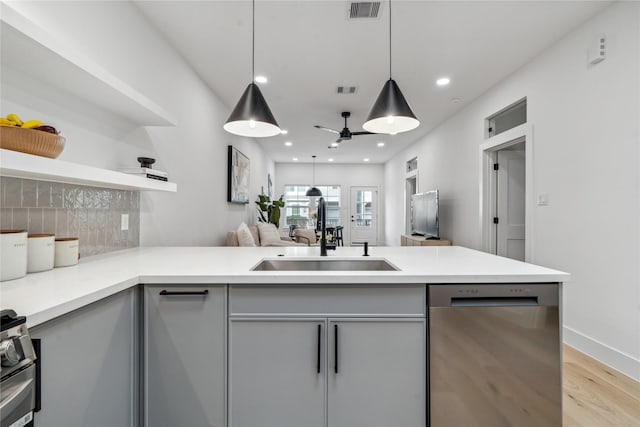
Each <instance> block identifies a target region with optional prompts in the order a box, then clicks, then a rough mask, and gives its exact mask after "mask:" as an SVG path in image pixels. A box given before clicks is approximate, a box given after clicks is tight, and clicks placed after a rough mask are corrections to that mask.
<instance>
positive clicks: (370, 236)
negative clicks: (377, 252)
mask: <svg viewBox="0 0 640 427" xmlns="http://www.w3.org/2000/svg"><path fill="white" fill-rule="evenodd" d="M350 211H351V212H350V213H351V229H350V230H349V231H350V233H349V238H350V244H351V246H358V245H363V244H364V242H368V243H369V245H372V246H375V245H377V244H378V187H351V202H350Z"/></svg>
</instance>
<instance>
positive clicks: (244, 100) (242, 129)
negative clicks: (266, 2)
mask: <svg viewBox="0 0 640 427" xmlns="http://www.w3.org/2000/svg"><path fill="white" fill-rule="evenodd" d="M255 15H256V2H255V0H253V1H252V20H253V21H252V32H251V35H252V40H251V83H250V84H249V86H247V88H246V89H245V91H244V93H243V94H242V96H241V97H240V100H239V101H238V103H237V104H236V107H235V108H234V109H233V111H232V112H231V115H230V116H229V118H228V119H227V121H226V123H225V124H224V130H226V131H227V132H229V133H233V134H235V135H240V136H249V137H257V138H260V137H267V136H275V135H280V127H279V126H278V123H277V122H276V119H275V117H273V114H272V113H271V110H270V109H269V106H268V105H267V101H266V100H265V99H264V96H262V92H260V88H259V87H258V85H256V83H255V57H256V16H255Z"/></svg>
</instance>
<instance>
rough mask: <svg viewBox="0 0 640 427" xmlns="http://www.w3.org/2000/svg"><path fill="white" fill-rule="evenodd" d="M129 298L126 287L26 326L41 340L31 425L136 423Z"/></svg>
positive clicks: (133, 327) (133, 310)
mask: <svg viewBox="0 0 640 427" xmlns="http://www.w3.org/2000/svg"><path fill="white" fill-rule="evenodd" d="M135 301H136V298H135V289H130V290H127V291H123V292H120V293H118V294H116V295H114V296H111V297H108V298H105V299H103V300H101V301H98V302H96V303H94V304H90V305H88V306H86V307H83V308H81V309H79V310H76V311H74V312H72V313H69V314H66V315H64V316H61V317H58V318H57V319H54V320H52V321H49V322H47V323H44V324H42V325H39V326H36V327H34V328H31V329H30V331H29V333H30V334H31V337H32V338H39V339H40V340H42V341H41V352H40V354H38V357H39V358H40V363H41V364H42V379H41V385H42V410H41V411H40V412H37V413H36V414H35V425H37V426H47V427H69V426H90V427H113V426H118V427H124V426H135V425H137V414H136V409H135V408H136V406H135V405H136V402H137V384H138V383H137V380H136V378H137V376H138V371H137V361H138V360H137V357H136V354H137V346H136V344H135V343H136V340H137V333H136V329H137V327H136V303H135Z"/></svg>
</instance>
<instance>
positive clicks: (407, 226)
mask: <svg viewBox="0 0 640 427" xmlns="http://www.w3.org/2000/svg"><path fill="white" fill-rule="evenodd" d="M410 179H415V181H416V193H419V192H420V190H418V188H419V183H420V181H419V179H418V169H414V170H412V171H411V172H407V174H406V176H405V177H404V233H403V234H411V195H410V194H409V193H408V192H407V182H408V181H409V180H410Z"/></svg>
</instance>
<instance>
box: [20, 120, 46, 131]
mask: <svg viewBox="0 0 640 427" xmlns="http://www.w3.org/2000/svg"><path fill="white" fill-rule="evenodd" d="M38 126H42V122H41V121H40V120H29V121H28V122H24V123H23V124H22V126H20V127H22V128H25V129H33V128H37V127H38Z"/></svg>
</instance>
